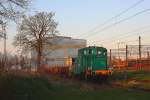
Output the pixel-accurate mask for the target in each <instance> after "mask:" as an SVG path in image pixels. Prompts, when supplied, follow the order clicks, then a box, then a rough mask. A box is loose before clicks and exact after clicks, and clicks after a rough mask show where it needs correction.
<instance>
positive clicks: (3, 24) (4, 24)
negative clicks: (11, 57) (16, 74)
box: [0, 20, 7, 67]
mask: <svg viewBox="0 0 150 100" xmlns="http://www.w3.org/2000/svg"><path fill="white" fill-rule="evenodd" d="M0 24H1V26H2V35H1V37H2V38H3V39H4V67H6V64H7V63H6V61H7V51H6V23H4V22H3V21H2V20H0Z"/></svg>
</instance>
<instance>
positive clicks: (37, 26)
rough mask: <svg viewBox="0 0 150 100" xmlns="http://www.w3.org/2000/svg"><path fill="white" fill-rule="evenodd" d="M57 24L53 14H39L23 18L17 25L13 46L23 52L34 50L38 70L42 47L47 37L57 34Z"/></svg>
mask: <svg viewBox="0 0 150 100" xmlns="http://www.w3.org/2000/svg"><path fill="white" fill-rule="evenodd" d="M56 27H57V22H55V20H54V13H52V12H50V13H47V12H39V13H37V14H36V15H33V16H30V17H24V18H23V20H22V23H21V24H20V25H19V28H18V31H19V33H18V34H17V35H16V36H15V41H14V44H15V45H16V46H21V47H22V48H23V49H24V50H26V49H30V48H31V49H34V50H36V52H37V61H38V68H39V67H40V66H41V60H42V53H43V45H44V44H45V43H46V41H47V39H48V37H50V36H52V35H54V34H56V33H57V30H56Z"/></svg>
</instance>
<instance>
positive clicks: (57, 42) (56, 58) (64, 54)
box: [31, 36, 86, 66]
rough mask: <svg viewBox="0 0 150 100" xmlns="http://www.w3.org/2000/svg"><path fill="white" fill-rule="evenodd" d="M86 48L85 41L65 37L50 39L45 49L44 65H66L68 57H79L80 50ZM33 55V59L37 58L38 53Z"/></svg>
mask: <svg viewBox="0 0 150 100" xmlns="http://www.w3.org/2000/svg"><path fill="white" fill-rule="evenodd" d="M84 47H86V40H84V39H73V38H71V37H64V36H55V37H49V39H48V43H47V44H46V45H44V48H43V56H44V63H46V64H48V65H49V66H56V65H58V66H61V65H65V64H66V60H67V58H68V57H71V58H75V57H77V54H78V49H80V48H84ZM31 55H32V58H36V52H32V53H31Z"/></svg>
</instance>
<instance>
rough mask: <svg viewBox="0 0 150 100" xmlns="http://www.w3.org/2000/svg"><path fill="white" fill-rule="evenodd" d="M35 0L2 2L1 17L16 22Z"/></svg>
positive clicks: (8, 0) (0, 6)
mask: <svg viewBox="0 0 150 100" xmlns="http://www.w3.org/2000/svg"><path fill="white" fill-rule="evenodd" d="M31 1H33V0H0V17H1V18H2V19H5V20H8V19H9V20H10V19H11V20H15V19H16V18H18V17H20V16H21V15H22V14H23V13H24V11H25V10H26V9H28V7H29V4H30V3H31Z"/></svg>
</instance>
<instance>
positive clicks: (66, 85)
mask: <svg viewBox="0 0 150 100" xmlns="http://www.w3.org/2000/svg"><path fill="white" fill-rule="evenodd" d="M96 99H101V100H118V99H120V100H149V99H150V95H149V93H145V92H136V91H129V90H127V89H120V88H112V87H111V86H107V85H100V84H94V83H87V82H80V81H77V80H71V79H62V78H57V77H49V79H46V78H43V77H39V76H18V75H1V76H0V100H96Z"/></svg>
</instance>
